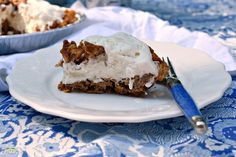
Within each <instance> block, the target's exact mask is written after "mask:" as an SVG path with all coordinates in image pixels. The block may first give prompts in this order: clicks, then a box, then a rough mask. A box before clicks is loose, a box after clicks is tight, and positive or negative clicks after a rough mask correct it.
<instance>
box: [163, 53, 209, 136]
mask: <svg viewBox="0 0 236 157" xmlns="http://www.w3.org/2000/svg"><path fill="white" fill-rule="evenodd" d="M162 60H163V61H164V62H165V59H164V58H162ZM166 63H167V64H168V66H169V72H168V76H167V77H166V84H167V86H168V87H169V88H170V90H171V93H172V95H173V97H174V99H175V101H176V102H177V104H178V106H179V108H180V109H181V110H182V112H183V113H184V115H185V117H186V118H187V119H188V120H189V122H190V123H191V124H192V126H193V127H194V129H195V130H196V132H197V133H200V134H202V133H205V132H206V131H207V124H206V123H205V122H204V120H203V118H202V114H201V112H200V111H199V109H198V108H197V105H196V103H195V102H194V100H193V99H192V97H191V96H190V95H189V94H188V92H187V91H186V90H185V88H184V87H183V85H182V83H181V81H180V80H179V79H178V77H177V75H176V73H175V70H174V67H173V65H172V63H171V61H170V59H169V58H168V57H167V62H166Z"/></svg>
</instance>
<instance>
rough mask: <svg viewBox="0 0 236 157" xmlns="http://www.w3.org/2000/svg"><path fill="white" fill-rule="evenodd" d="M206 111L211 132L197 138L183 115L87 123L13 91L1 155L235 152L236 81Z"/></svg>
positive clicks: (0, 137) (4, 103) (1, 129)
mask: <svg viewBox="0 0 236 157" xmlns="http://www.w3.org/2000/svg"><path fill="white" fill-rule="evenodd" d="M233 79H234V81H233V82H232V85H231V86H230V88H229V89H227V90H226V92H225V93H224V96H223V97H222V98H221V99H220V100H218V101H217V102H215V103H212V104H210V105H209V106H207V107H205V108H204V109H202V110H201V111H202V113H203V115H204V117H205V119H206V120H207V121H208V124H209V130H208V132H207V133H206V135H204V136H199V135H197V134H195V132H194V131H193V129H192V127H191V126H190V124H189V123H188V121H187V120H186V119H185V118H184V117H178V118H171V119H166V120H159V121H151V122H145V123H136V124H127V123H121V124H113V123H85V122H78V121H72V120H68V119H64V118H59V117H55V116H50V115H46V114H42V113H39V112H37V111H35V110H34V109H32V108H30V107H28V106H26V105H25V104H22V103H20V102H18V101H16V100H15V99H14V98H13V97H11V96H10V95H9V94H8V93H1V98H0V103H1V105H0V156H3V157H5V156H6V157H9V156H10V157H15V156H89V157H91V156H114V157H124V156H166V157H169V156H181V157H185V156H186V157H190V156H196V157H210V156H214V157H217V156H219V157H222V156H229V157H230V156H235V154H236V116H235V115H236V99H235V98H236V77H233Z"/></svg>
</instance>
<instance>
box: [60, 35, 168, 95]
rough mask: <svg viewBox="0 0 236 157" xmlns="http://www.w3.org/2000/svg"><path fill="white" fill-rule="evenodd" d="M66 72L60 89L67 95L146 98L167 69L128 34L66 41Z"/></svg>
mask: <svg viewBox="0 0 236 157" xmlns="http://www.w3.org/2000/svg"><path fill="white" fill-rule="evenodd" d="M60 52H61V54H62V57H63V59H62V60H61V61H60V62H59V63H58V64H57V66H60V67H62V68H63V78H62V81H61V82H60V84H59V85H58V89H59V90H61V91H64V92H72V91H77V90H78V91H79V92H86V93H117V94H122V95H131V96H144V95H145V94H146V91H147V89H148V88H150V87H151V86H152V85H153V84H155V83H156V82H157V81H158V82H159V81H163V80H164V79H165V77H166V75H167V72H168V66H167V64H166V63H165V62H163V61H162V60H161V59H160V58H159V57H158V56H157V55H156V54H155V52H154V50H153V49H152V48H151V47H149V46H148V45H147V44H145V43H144V42H142V41H140V40H138V39H137V38H135V37H133V36H131V35H128V34H125V33H121V32H119V33H116V34H114V35H112V36H108V37H105V36H90V37H87V38H85V39H84V40H81V41H80V43H78V44H77V43H75V42H74V41H72V42H69V41H67V40H65V41H64V43H63V47H62V49H61V51H60Z"/></svg>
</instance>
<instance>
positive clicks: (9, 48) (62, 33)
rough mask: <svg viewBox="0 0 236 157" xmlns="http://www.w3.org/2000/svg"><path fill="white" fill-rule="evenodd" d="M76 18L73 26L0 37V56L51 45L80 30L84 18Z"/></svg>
mask: <svg viewBox="0 0 236 157" xmlns="http://www.w3.org/2000/svg"><path fill="white" fill-rule="evenodd" d="M78 17H80V19H79V20H78V21H77V22H75V23H73V24H70V25H68V26H66V27H62V28H57V29H52V30H48V31H45V32H35V33H26V34H16V35H0V55H6V54H12V53H21V52H30V51H32V50H37V49H40V48H44V47H47V46H49V45H52V44H54V43H56V42H58V41H59V40H62V39H63V38H65V37H66V36H68V35H70V34H72V33H74V32H75V31H78V30H79V29H80V28H81V27H80V26H81V22H82V21H84V20H85V19H86V18H85V15H84V14H78Z"/></svg>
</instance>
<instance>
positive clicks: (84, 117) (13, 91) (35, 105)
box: [6, 41, 232, 123]
mask: <svg viewBox="0 0 236 157" xmlns="http://www.w3.org/2000/svg"><path fill="white" fill-rule="evenodd" d="M152 42H156V41H152ZM158 43H168V42H158ZM169 44H172V45H176V46H180V45H178V44H174V43H169ZM56 46H57V44H56V45H54V46H51V47H48V48H45V49H50V48H52V47H56ZM180 47H183V46H180ZM184 48H185V47H184ZM187 49H189V48H187ZM190 49H193V48H190ZM195 50H196V49H195ZM197 51H199V52H201V53H202V54H204V55H205V56H207V57H210V58H211V59H213V58H212V57H211V56H210V55H208V54H207V53H204V52H202V51H200V50H197ZM38 53H41V50H38V51H36V52H35V53H34V54H33V55H31V56H30V57H32V56H35V55H37V54H38ZM30 57H27V58H25V59H23V60H20V61H19V62H17V63H16V64H15V66H14V67H13V70H14V69H15V68H16V67H17V65H18V64H19V63H20V62H23V61H24V60H27V59H28V58H30ZM213 60H214V61H215V62H217V63H218V64H219V65H220V66H222V68H223V69H224V72H225V75H226V77H227V81H226V83H225V86H224V88H222V90H221V91H218V92H217V94H216V93H215V94H214V98H212V99H209V100H207V101H205V102H204V103H202V104H201V105H200V106H198V107H199V109H201V108H203V107H205V106H207V105H209V104H211V103H212V102H215V101H217V100H219V99H220V98H221V97H222V96H223V94H224V92H225V90H226V89H227V88H228V87H229V86H230V84H231V82H232V78H231V76H230V74H229V73H228V72H227V71H226V69H225V65H224V64H223V63H221V62H219V61H216V60H215V59H213ZM11 76H12V75H11V74H10V75H8V76H7V78H6V81H7V83H8V85H9V92H10V94H11V95H12V96H13V97H14V98H15V99H17V100H19V101H20V102H23V103H25V104H26V105H28V106H30V107H32V108H34V109H35V110H37V111H39V112H42V113H46V114H50V115H54V116H60V117H64V118H67V119H72V120H78V121H85V122H108V123H110V122H114V123H137V122H146V121H152V120H160V119H166V118H174V117H178V116H182V115H183V114H182V112H181V111H178V112H174V113H170V114H168V115H166V116H162V117H161V118H155V116H156V115H155V114H154V115H153V116H152V115H149V116H147V115H144V116H139V117H137V116H136V117H135V118H133V117H129V118H127V117H126V118H125V119H122V120H120V119H118V118H113V119H108V117H109V118H110V116H102V117H101V116H100V117H99V118H98V117H96V115H95V116H91V115H87V114H81V113H79V114H75V113H71V114H68V112H59V113H56V112H55V111H53V110H52V109H51V108H47V107H45V105H40V103H37V102H33V101H32V100H30V99H27V98H25V97H24V96H22V95H21V94H20V93H19V92H18V91H17V90H16V89H14V85H13V84H14V83H13V82H12V80H11ZM78 115H81V116H78Z"/></svg>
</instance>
